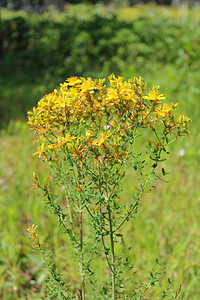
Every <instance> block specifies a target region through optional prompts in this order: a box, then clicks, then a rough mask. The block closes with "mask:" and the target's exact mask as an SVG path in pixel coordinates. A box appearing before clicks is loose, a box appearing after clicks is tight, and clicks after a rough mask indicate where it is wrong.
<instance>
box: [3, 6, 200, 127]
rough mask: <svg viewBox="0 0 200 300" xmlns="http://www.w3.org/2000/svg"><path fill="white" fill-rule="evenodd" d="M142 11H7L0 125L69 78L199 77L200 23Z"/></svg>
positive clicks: (78, 8)
mask: <svg viewBox="0 0 200 300" xmlns="http://www.w3.org/2000/svg"><path fill="white" fill-rule="evenodd" d="M129 10H130V9H129ZM130 11H131V10H130ZM140 11H141V10H138V12H139V13H138V12H137V17H136V18H135V19H131V18H126V19H123V18H122V17H116V16H115V15H114V14H113V13H112V12H111V11H107V10H105V9H104V8H103V7H102V6H99V5H96V6H94V7H93V6H86V5H74V6H73V5H71V6H69V7H67V8H66V9H64V10H63V11H55V10H49V11H48V12H45V13H43V14H40V15H37V14H33V13H32V14H30V13H25V12H21V11H19V12H17V11H9V10H5V9H3V10H2V20H1V28H2V37H3V44H2V57H1V61H2V62H1V75H0V82H1V85H2V86H3V89H1V91H0V108H1V109H0V111H1V116H0V118H1V119H2V120H1V124H2V122H8V121H9V119H10V118H12V117H15V118H16V117H21V116H23V115H25V114H26V111H27V110H28V109H29V108H31V107H32V106H33V105H34V104H35V102H36V100H35V99H37V98H39V97H40V96H41V95H42V94H44V93H46V92H47V91H49V90H51V89H52V88H53V87H55V85H56V84H58V83H59V82H60V81H63V80H64V79H65V78H66V77H68V76H71V75H78V76H93V77H97V76H98V77H99V76H100V77H101V76H105V75H108V74H110V73H112V72H114V73H115V74H122V73H123V72H124V70H127V71H128V72H131V73H132V74H133V73H136V72H137V71H138V70H140V72H138V74H141V71H142V70H143V69H144V70H145V69H146V68H148V65H149V64H150V65H151V66H152V64H158V63H159V64H163V65H166V64H173V65H174V66H176V68H177V69H179V70H186V69H188V70H189V72H190V71H192V70H194V71H198V70H199V68H200V62H199V55H198V53H199V52H200V39H199V36H200V29H199V28H200V26H199V22H198V21H197V22H190V20H188V22H187V21H184V22H180V21H179V19H176V18H170V17H168V15H166V17H163V14H160V15H159V14H156V16H155V17H152V16H151V15H149V16H146V17H140V15H141V13H140ZM152 11H153V8H152ZM118 14H119V15H120V11H119V12H118ZM150 62H151V63H150ZM145 64H146V65H147V66H145V67H144V65H145ZM130 75H131V74H130ZM32 86H34V87H33V88H32ZM11 87H12V89H11ZM27 95H29V96H28V97H27ZM10 104H11V107H10Z"/></svg>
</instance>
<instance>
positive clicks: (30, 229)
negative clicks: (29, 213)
mask: <svg viewBox="0 0 200 300" xmlns="http://www.w3.org/2000/svg"><path fill="white" fill-rule="evenodd" d="M37 227H38V225H36V226H35V225H34V224H33V225H32V227H28V228H27V229H26V230H27V231H28V232H30V233H31V240H30V241H33V244H32V247H34V250H35V249H36V248H37V247H38V248H40V247H41V244H40V242H39V235H38V234H37V233H36V229H37Z"/></svg>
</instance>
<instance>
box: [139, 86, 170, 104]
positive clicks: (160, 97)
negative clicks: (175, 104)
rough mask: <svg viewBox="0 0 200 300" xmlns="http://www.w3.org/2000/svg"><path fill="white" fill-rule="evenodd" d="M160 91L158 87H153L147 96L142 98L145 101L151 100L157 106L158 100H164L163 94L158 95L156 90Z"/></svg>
mask: <svg viewBox="0 0 200 300" xmlns="http://www.w3.org/2000/svg"><path fill="white" fill-rule="evenodd" d="M159 89H160V86H158V87H155V86H154V87H153V90H152V91H150V92H149V93H148V96H143V99H146V100H152V101H153V102H154V103H155V104H156V105H157V104H159V100H164V99H166V98H165V96H164V95H163V94H159V92H158V90H159Z"/></svg>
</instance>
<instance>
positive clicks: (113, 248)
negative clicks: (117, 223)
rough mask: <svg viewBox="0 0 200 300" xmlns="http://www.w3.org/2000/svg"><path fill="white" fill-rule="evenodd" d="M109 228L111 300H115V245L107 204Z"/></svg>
mask: <svg viewBox="0 0 200 300" xmlns="http://www.w3.org/2000/svg"><path fill="white" fill-rule="evenodd" d="M107 208H108V215H109V227H110V245H111V258H112V300H115V276H116V273H115V245H114V239H113V224H112V215H111V210H110V205H109V204H108V206H107Z"/></svg>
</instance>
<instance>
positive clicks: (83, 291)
mask: <svg viewBox="0 0 200 300" xmlns="http://www.w3.org/2000/svg"><path fill="white" fill-rule="evenodd" d="M79 227H80V253H81V261H80V269H81V277H82V282H81V299H82V300H85V275H84V271H83V259H84V257H83V216H82V211H80V212H79Z"/></svg>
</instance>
